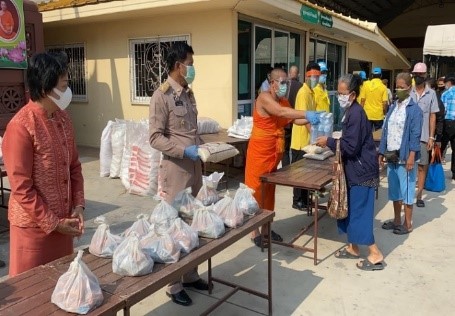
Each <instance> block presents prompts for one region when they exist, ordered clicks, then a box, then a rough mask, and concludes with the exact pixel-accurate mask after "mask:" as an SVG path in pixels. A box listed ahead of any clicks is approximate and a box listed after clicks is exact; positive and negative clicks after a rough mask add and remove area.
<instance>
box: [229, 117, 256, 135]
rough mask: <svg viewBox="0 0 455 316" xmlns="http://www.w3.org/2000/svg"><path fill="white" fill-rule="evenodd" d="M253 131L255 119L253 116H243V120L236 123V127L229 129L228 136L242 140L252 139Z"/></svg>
mask: <svg viewBox="0 0 455 316" xmlns="http://www.w3.org/2000/svg"><path fill="white" fill-rule="evenodd" d="M252 130H253V117H252V116H242V118H240V119H237V120H236V121H235V122H234V125H233V126H231V127H229V128H228V136H231V137H235V138H241V139H250V137H251V131H252Z"/></svg>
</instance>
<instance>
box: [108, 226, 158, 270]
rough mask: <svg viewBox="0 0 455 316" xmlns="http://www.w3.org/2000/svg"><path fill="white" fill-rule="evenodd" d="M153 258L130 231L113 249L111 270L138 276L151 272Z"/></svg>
mask: <svg viewBox="0 0 455 316" xmlns="http://www.w3.org/2000/svg"><path fill="white" fill-rule="evenodd" d="M152 270H153V260H152V258H151V257H150V256H149V255H148V254H146V253H145V252H144V251H143V250H142V248H141V247H140V245H139V237H138V235H137V234H136V233H134V232H133V233H132V234H131V235H130V236H129V237H126V238H125V240H124V241H123V242H122V243H121V244H120V245H119V246H118V247H117V249H115V251H114V256H113V257H112V271H113V272H114V273H117V274H120V275H123V276H140V275H146V274H149V273H151V272H152Z"/></svg>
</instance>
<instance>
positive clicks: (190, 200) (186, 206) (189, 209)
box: [172, 187, 204, 219]
mask: <svg viewBox="0 0 455 316" xmlns="http://www.w3.org/2000/svg"><path fill="white" fill-rule="evenodd" d="M191 192H192V191H191V187H188V188H186V189H185V190H182V191H180V192H179V193H177V195H176V196H175V198H174V202H172V206H173V207H174V208H175V209H176V210H177V211H178V213H179V215H180V217H182V218H184V219H192V218H193V215H194V212H195V211H196V210H198V209H201V208H203V207H204V204H202V202H201V201H199V200H197V199H196V198H195V197H194V196H193V195H192V194H191Z"/></svg>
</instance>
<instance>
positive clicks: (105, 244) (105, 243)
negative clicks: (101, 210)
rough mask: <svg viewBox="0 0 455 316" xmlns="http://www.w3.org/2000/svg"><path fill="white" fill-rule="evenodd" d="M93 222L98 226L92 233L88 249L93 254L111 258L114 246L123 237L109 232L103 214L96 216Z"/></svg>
mask: <svg viewBox="0 0 455 316" xmlns="http://www.w3.org/2000/svg"><path fill="white" fill-rule="evenodd" d="M94 222H95V224H99V226H98V228H97V229H96V231H95V233H94V234H93V237H92V241H91V242H90V246H89V248H88V250H89V251H90V253H91V254H93V255H95V256H98V257H103V258H112V255H113V254H114V250H115V248H117V246H118V245H119V244H120V243H121V242H122V240H123V238H122V237H120V236H118V235H114V234H112V233H111V232H110V230H109V225H107V224H106V218H105V217H104V216H98V217H97V218H95V221H94Z"/></svg>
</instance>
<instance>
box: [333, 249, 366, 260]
mask: <svg viewBox="0 0 455 316" xmlns="http://www.w3.org/2000/svg"><path fill="white" fill-rule="evenodd" d="M335 258H338V259H359V258H360V256H357V255H354V254H352V253H350V252H349V251H348V250H347V249H346V248H343V249H341V250H338V251H337V252H336V253H335Z"/></svg>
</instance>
